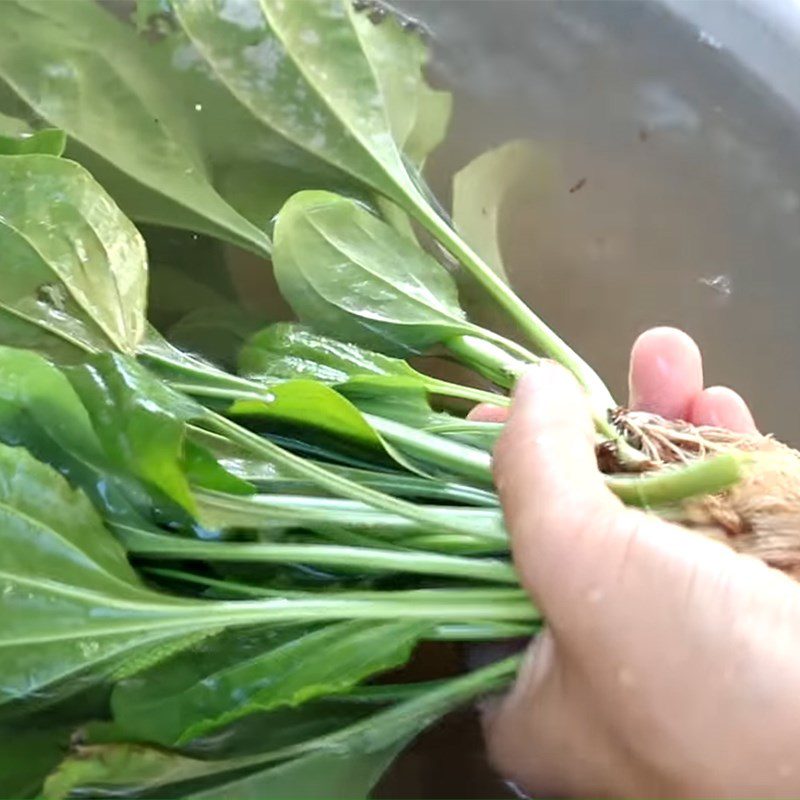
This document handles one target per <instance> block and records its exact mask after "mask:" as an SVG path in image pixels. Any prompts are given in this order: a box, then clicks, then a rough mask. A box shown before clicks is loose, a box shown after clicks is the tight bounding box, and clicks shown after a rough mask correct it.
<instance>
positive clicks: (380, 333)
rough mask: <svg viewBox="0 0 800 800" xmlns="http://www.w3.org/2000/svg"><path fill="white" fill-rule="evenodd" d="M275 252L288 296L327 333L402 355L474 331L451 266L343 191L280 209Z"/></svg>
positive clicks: (305, 196)
mask: <svg viewBox="0 0 800 800" xmlns="http://www.w3.org/2000/svg"><path fill="white" fill-rule="evenodd" d="M273 259H274V261H273V263H274V267H275V275H276V278H277V280H278V285H279V287H280V289H281V293H282V294H283V296H284V298H285V299H286V300H287V302H288V303H289V304H290V305H291V306H292V308H293V310H294V311H295V313H296V314H297V315H298V317H299V318H300V320H301V321H303V322H307V323H309V324H313V325H314V328H315V329H317V330H319V331H320V332H321V333H324V334H327V335H330V336H336V337H337V338H339V339H344V340H349V341H352V342H355V343H356V344H360V345H363V346H365V347H370V346H372V347H375V348H378V349H380V350H382V351H384V352H387V353H393V354H399V355H403V354H408V353H410V352H422V351H424V350H426V349H427V348H429V347H430V346H432V345H433V344H436V343H438V342H440V341H442V340H444V339H447V338H449V337H452V336H458V335H460V334H466V333H470V332H473V331H474V326H472V325H471V324H470V323H469V322H467V320H466V318H465V316H464V312H463V311H462V310H461V308H460V306H459V305H458V296H457V291H456V286H455V283H454V281H453V279H452V278H451V276H450V275H449V274H448V272H447V271H446V270H445V269H444V268H443V267H442V266H441V265H440V264H438V263H437V262H436V261H435V260H434V259H433V258H432V257H431V256H429V255H428V254H427V253H425V252H424V251H422V250H420V249H419V248H418V247H417V246H416V245H415V244H414V243H413V242H411V241H410V240H409V239H408V238H406V237H405V236H403V235H402V234H400V233H398V232H397V231H396V230H394V229H393V228H391V227H390V226H389V225H387V224H386V223H385V222H382V221H381V220H379V219H378V218H377V217H375V216H374V215H372V214H371V213H370V212H369V211H367V210H366V209H365V208H363V207H362V206H360V205H358V204H357V203H355V202H353V201H352V200H348V199H346V198H344V197H340V196H338V195H334V194H331V193H328V192H314V191H308V192H300V193H299V194H296V195H294V196H293V197H292V198H291V199H290V200H289V201H288V202H287V203H286V205H285V206H284V207H283V208H282V209H281V212H280V214H279V215H278V220H277V223H276V226H275V243H274V254H273Z"/></svg>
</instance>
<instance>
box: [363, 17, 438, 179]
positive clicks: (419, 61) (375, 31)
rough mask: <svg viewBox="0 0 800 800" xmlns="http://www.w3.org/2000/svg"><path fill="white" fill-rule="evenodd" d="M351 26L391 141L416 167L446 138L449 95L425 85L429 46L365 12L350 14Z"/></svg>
mask: <svg viewBox="0 0 800 800" xmlns="http://www.w3.org/2000/svg"><path fill="white" fill-rule="evenodd" d="M351 19H352V23H353V25H354V27H355V29H356V31H357V32H358V34H359V39H360V41H361V46H362V47H363V48H364V53H365V55H366V56H367V59H368V60H369V62H370V64H371V65H372V68H373V70H374V72H375V75H376V77H377V79H378V84H379V86H380V90H381V94H382V96H383V102H384V104H385V106H386V113H387V116H388V118H389V124H390V126H391V131H392V135H393V137H394V140H395V142H396V143H397V145H398V146H399V147H400V149H401V150H402V151H403V153H404V154H405V155H406V157H407V158H408V159H409V160H410V161H411V162H412V163H413V164H414V165H416V166H417V167H420V166H422V164H423V163H424V161H425V159H426V158H427V156H428V155H429V154H430V153H431V152H432V151H433V150H434V149H435V148H436V147H437V146H438V145H439V144H441V142H442V140H443V139H444V137H445V133H446V131H447V124H448V122H449V121H450V113H451V111H452V96H451V95H450V94H449V93H448V92H444V91H440V90H435V89H431V88H430V87H429V86H428V84H427V83H426V81H425V76H424V67H425V65H426V63H427V60H428V48H427V47H426V46H425V43H424V42H423V41H422V38H421V36H420V35H419V34H418V33H417V32H416V31H411V30H407V29H404V28H403V22H402V21H401V20H400V19H399V18H398V17H396V16H395V15H394V14H389V15H388V16H387V18H386V19H384V20H383V21H381V22H380V24H375V23H373V22H372V21H371V20H370V18H369V15H368V14H364V13H361V14H354V15H352V16H351Z"/></svg>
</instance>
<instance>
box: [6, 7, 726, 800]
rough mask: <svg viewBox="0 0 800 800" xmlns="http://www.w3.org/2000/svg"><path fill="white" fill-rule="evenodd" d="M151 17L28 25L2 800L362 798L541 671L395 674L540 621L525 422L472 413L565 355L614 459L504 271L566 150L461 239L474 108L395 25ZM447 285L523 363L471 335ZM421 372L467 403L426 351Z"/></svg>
mask: <svg viewBox="0 0 800 800" xmlns="http://www.w3.org/2000/svg"><path fill="white" fill-rule="evenodd" d="M135 23H136V24H135V25H134V24H132V23H131V22H130V21H128V20H126V19H122V18H120V15H119V7H118V6H114V5H111V6H103V5H101V4H96V3H94V2H91V0H73V2H70V3H54V2H49V1H48V0H6V2H5V3H4V6H3V23H2V25H0V134H2V135H0V345H2V347H0V515H2V517H3V520H2V524H0V793H2V794H3V795H4V796H14V797H26V796H43V797H45V798H63V797H68V796H71V795H75V796H86V795H91V796H93V797H101V796H107V795H119V794H126V795H136V796H157V797H195V798H201V797H209V798H211V797H229V798H239V797H241V798H245V797H259V798H268V797H276V798H277V797H283V798H285V797H310V796H315V797H322V796H325V797H331V796H342V797H357V796H363V795H365V794H366V793H368V792H369V790H370V788H371V787H372V785H373V784H374V783H375V781H376V780H377V779H378V777H379V776H380V774H381V773H382V771H383V770H384V769H385V768H386V766H387V765H388V764H389V763H390V762H391V761H392V759H393V758H394V756H395V755H396V754H397V753H398V752H399V751H400V750H401V749H402V748H403V747H404V746H405V744H406V743H407V742H408V741H409V740H410V739H412V738H413V737H414V735H415V734H416V733H417V732H419V731H420V730H421V729H422V728H424V727H425V726H427V725H429V724H430V723H431V722H432V721H434V720H435V719H437V718H438V717H439V716H441V715H442V714H443V713H445V712H447V711H448V710H450V709H451V708H453V707H454V706H456V705H458V704H462V703H465V702H468V701H469V700H470V699H472V698H474V697H475V696H477V695H478V694H480V693H484V692H489V691H493V690H495V689H499V688H502V687H503V686H505V685H506V684H507V683H508V682H509V681H510V680H511V679H512V678H513V676H514V673H515V670H516V666H517V659H516V658H515V657H512V658H509V659H507V660H505V661H500V662H497V663H495V664H493V665H491V666H489V667H485V668H483V669H481V670H478V671H475V672H472V673H468V674H464V675H460V676H456V677H452V676H451V677H442V678H440V679H437V680H433V681H426V682H416V683H414V682H411V683H396V682H392V681H387V680H386V678H385V676H383V673H390V672H392V671H393V670H396V669H397V668H399V667H401V666H402V665H403V664H405V663H406V662H407V661H408V660H409V659H410V658H411V657H412V653H413V652H414V650H415V648H416V646H417V645H418V644H419V643H421V642H423V641H452V642H459V641H484V640H492V639H498V638H508V637H519V636H529V635H530V634H531V633H533V632H534V631H535V630H536V627H537V625H538V624H539V617H538V614H537V612H536V610H535V609H534V608H533V607H532V605H531V604H530V601H529V600H528V599H527V597H526V596H525V594H524V593H523V592H522V591H521V589H520V588H519V587H518V586H517V582H516V577H515V573H514V570H513V567H512V565H511V563H510V559H509V557H508V545H507V540H506V534H505V530H504V527H503V521H502V515H501V511H500V509H499V505H498V501H497V497H496V494H495V492H494V490H493V486H492V478H491V464H490V452H491V448H492V445H493V442H494V440H495V438H496V436H497V434H498V426H496V425H490V424H477V423H472V422H470V421H468V420H465V419H464V410H465V409H466V408H467V407H468V404H469V403H475V402H482V401H489V402H494V403H496V404H507V403H508V400H507V398H506V396H505V394H504V390H507V389H508V388H510V387H511V386H512V385H513V382H514V380H515V378H516V376H517V375H518V374H519V372H520V370H521V369H523V368H524V365H525V364H526V363H530V362H532V361H535V360H536V358H537V357H539V356H541V355H545V356H548V357H552V358H556V359H558V360H559V361H561V362H562V363H564V364H565V365H566V366H568V367H569V368H570V369H572V370H573V372H574V373H575V374H576V375H577V376H578V377H579V379H580V380H582V381H583V383H584V385H585V386H586V387H587V390H588V391H589V394H590V396H591V398H592V401H593V404H594V408H595V414H596V423H597V428H598V435H599V436H601V437H607V438H612V439H615V440H616V439H617V434H616V433H615V431H614V429H613V428H612V426H611V425H610V423H609V422H608V418H607V411H608V410H609V409H610V408H613V405H614V404H613V401H612V400H611V398H610V396H609V394H608V392H607V390H606V389H605V387H604V386H603V384H602V383H601V382H600V381H599V379H598V378H597V377H596V376H595V374H594V373H593V372H592V371H591V369H590V368H589V367H588V366H587V365H586V364H585V363H584V362H583V361H582V360H581V359H580V358H579V357H578V356H577V355H576V354H575V353H574V352H573V351H572V350H571V349H570V348H569V347H568V346H567V345H566V344H565V343H564V342H562V341H561V340H560V339H559V338H558V336H557V335H556V334H555V333H554V332H553V331H551V330H550V329H549V328H547V327H546V326H545V324H544V323H543V322H542V321H541V320H540V319H538V318H537V317H536V316H535V315H534V314H533V312H531V311H530V310H529V309H528V308H527V306H525V304H524V303H523V302H522V301H521V300H520V299H519V298H518V297H517V296H516V295H515V294H514V292H513V291H512V290H511V289H510V288H509V286H508V284H507V282H506V280H505V276H504V273H503V268H502V263H501V262H500V255H499V250H498V246H497V241H496V235H497V233H496V226H497V214H498V210H499V208H500V206H501V204H502V200H503V196H504V189H505V188H507V186H508V185H510V184H511V182H512V180H513V179H514V178H515V177H516V175H517V173H518V170H517V169H515V166H516V165H519V164H520V163H522V162H523V161H531V163H533V162H535V161H536V160H537V159H539V158H541V156H540V154H539V153H538V152H537V151H536V150H535V149H533V148H532V146H530V145H528V144H526V143H522V142H515V143H511V144H509V145H506V146H504V147H502V148H498V149H497V150H494V151H491V152H490V153H487V154H485V155H483V156H481V157H480V158H479V159H477V160H476V161H475V162H473V164H471V165H469V166H468V167H466V168H465V169H464V170H463V171H462V172H461V173H459V174H458V176H457V177H456V181H455V185H454V191H455V196H454V219H453V220H450V219H448V218H447V216H446V215H445V214H444V212H443V211H442V210H441V208H440V207H439V205H438V203H437V202H436V201H435V199H434V198H433V197H432V196H431V193H430V191H429V189H428V188H427V187H426V184H425V182H424V180H423V178H422V174H421V170H422V166H423V164H424V161H425V159H426V157H427V155H428V154H429V153H430V152H431V150H432V149H433V148H434V147H435V146H436V145H437V144H438V143H439V142H440V141H441V139H442V138H443V136H444V131H445V128H446V124H447V120H448V117H449V111H450V97H449V96H448V95H447V94H446V93H444V92H441V91H438V90H434V89H432V88H430V87H429V86H428V84H427V83H426V81H425V78H424V75H423V67H424V64H425V60H426V48H425V46H424V44H423V41H422V39H421V38H420V36H419V35H418V33H417V31H416V30H415V29H413V30H412V29H409V28H410V26H408V25H406V24H404V21H403V20H402V19H400V18H398V17H396V16H394V15H392V14H387V13H386V12H385V11H384V10H382V9H381V8H380V7H379V6H377V5H376V4H374V3H364V2H361V3H359V2H355V3H351V2H349V0H291V2H289V1H288V0H172V1H171V2H166V0H157V1H156V2H152V0H150V1H146V0H142V1H141V2H140V3H139V4H138V8H137V13H136V16H135ZM130 219H133V220H135V221H136V222H137V223H138V224H139V225H140V227H141V230H142V231H143V232H144V233H145V235H146V242H145V238H143V236H142V234H141V233H140V232H139V231H138V230H137V228H136V227H134V225H133V224H132V222H131V221H130ZM198 235H200V236H202V237H204V238H203V242H202V243H203V244H204V245H205V246H204V248H202V249H198V247H197V246H196V245H195V244H194V243H193V242H194V239H195V238H196V237H197V236H198ZM193 237H194V238H193ZM228 245H232V246H235V247H237V248H242V249H245V250H247V251H250V253H251V254H254V255H255V257H256V258H257V259H258V269H259V270H264V271H266V270H268V269H269V268H270V264H269V262H271V267H272V269H273V271H274V276H275V279H276V280H277V284H278V286H279V288H280V291H281V293H282V295H283V298H284V299H285V301H286V302H288V303H289V305H290V306H291V308H292V310H293V311H294V313H295V315H296V317H297V318H298V320H299V322H297V321H296V322H285V321H284V322H275V323H273V324H271V325H268V326H266V327H263V326H261V317H260V315H259V314H254V315H248V314H246V313H244V311H243V310H242V307H241V306H242V303H243V301H244V300H245V299H247V298H244V297H243V295H242V293H241V292H239V293H238V294H237V291H236V288H235V281H234V280H232V279H231V274H230V272H229V271H228V266H227V261H226V258H225V254H226V253H229V252H230V251H226V250H225V248H226V247H227V246H228ZM148 252H149V254H150V271H149V273H148V255H147V254H148ZM187 254H188V255H187ZM454 269H456V270H462V271H466V273H467V274H468V275H470V276H471V277H472V279H473V280H475V281H476V282H477V284H478V285H480V286H481V287H482V288H483V290H485V292H486V294H487V296H488V297H489V298H490V299H491V300H492V301H494V302H495V303H496V304H497V305H498V306H499V307H500V308H501V309H503V310H504V311H505V312H506V313H507V315H508V317H509V318H510V319H511V320H512V321H513V322H514V323H515V324H516V325H517V327H518V330H519V332H520V334H521V339H522V340H523V341H525V342H526V344H520V343H519V342H517V341H516V340H512V339H509V338H506V337H503V336H500V335H499V334H496V333H494V332H492V331H491V330H488V329H485V328H483V327H480V326H478V325H476V324H475V323H473V322H471V321H470V320H469V319H468V318H467V316H466V314H465V313H464V311H463V310H462V308H461V306H460V304H459V298H458V290H457V284H456V280H455V278H454V275H453V274H452V273H453V270H454ZM148 281H149V283H150V287H151V290H150V297H149V305H150V310H149V317H150V320H151V321H150V322H148V311H147V305H148V298H147V295H148ZM194 298H202V300H199V299H198V300H195V299H194ZM251 316H252V317H253V319H252V320H251V318H250V317H251ZM153 321H156V322H158V323H159V324H161V325H162V327H163V325H168V327H169V331H168V335H167V336H166V337H164V336H162V335H161V334H159V333H158V332H157V330H156V327H155V326H154V325H153V324H152V322H153ZM253 322H255V325H257V326H259V327H258V328H254V325H253ZM259 328H260V329H259ZM186 342H189V343H190V344H191V348H192V349H186V348H185V344H186ZM528 348H530V349H528ZM429 353H437V354H439V355H444V356H446V357H448V358H450V359H453V360H456V361H458V362H460V363H461V364H462V365H463V366H465V367H466V368H468V369H469V370H471V371H472V373H473V380H472V381H471V382H469V383H464V384H463V385H462V384H456V383H451V382H447V381H444V380H442V379H440V378H436V377H433V376H431V375H429V374H427V373H425V372H421V371H419V370H418V369H416V368H414V367H412V366H411V365H410V364H409V363H408V361H407V359H408V358H410V357H413V356H417V355H423V354H429ZM481 381H483V386H484V387H488V388H476V383H480V382H481ZM618 445H619V447H620V448H621V453H622V455H623V457H625V458H628V459H631V460H635V459H636V458H638V457H639V455H638V453H637V452H636V451H634V450H632V449H631V448H630V447H628V446H627V445H625V443H624V442H620V443H618ZM737 474H738V473H737V464H736V462H735V460H733V459H728V458H726V457H721V458H719V459H716V460H713V461H709V462H703V463H699V464H696V465H693V466H692V467H690V468H688V469H686V470H683V471H674V472H671V473H664V474H660V475H656V476H652V477H641V478H639V477H627V476H609V477H608V483H609V485H610V486H611V488H612V489H614V490H615V491H616V492H617V493H618V494H620V496H622V497H623V499H625V500H626V501H627V502H631V503H639V504H643V503H646V504H658V503H666V502H674V501H675V500H679V499H680V498H681V497H684V496H687V495H690V494H693V493H696V492H698V491H707V490H709V489H714V488H719V487H723V486H725V485H727V484H728V483H730V482H732V481H733V480H735V479H736V476H737Z"/></svg>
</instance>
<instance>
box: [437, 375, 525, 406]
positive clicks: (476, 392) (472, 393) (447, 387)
mask: <svg viewBox="0 0 800 800" xmlns="http://www.w3.org/2000/svg"><path fill="white" fill-rule="evenodd" d="M424 377H425V388H426V389H427V391H428V392H430V393H431V394H438V395H442V396H443V397H458V398H460V399H462V400H471V401H473V402H475V403H489V404H490V405H493V406H503V407H507V406H509V405H511V400H510V399H509V398H508V397H506V396H505V395H504V394H497V393H496V392H485V391H483V390H482V389H475V388H474V387H472V386H461V385H459V384H457V383H450V382H449V381H440V380H437V379H436V378H431V377H429V376H427V375H425V376H424Z"/></svg>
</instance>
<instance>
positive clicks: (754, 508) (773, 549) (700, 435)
mask: <svg viewBox="0 0 800 800" xmlns="http://www.w3.org/2000/svg"><path fill="white" fill-rule="evenodd" d="M614 422H615V424H616V426H617V427H618V429H619V430H620V431H621V432H622V433H623V435H624V436H625V437H626V439H627V440H628V442H629V443H630V444H632V445H633V446H634V447H636V448H637V449H639V450H640V451H641V452H642V453H644V454H645V456H646V457H647V462H646V463H645V465H644V469H646V470H658V469H662V468H665V467H667V466H668V465H674V464H682V463H689V462H691V461H693V460H696V459H702V458H706V457H709V456H713V455H716V454H719V453H726V452H737V453H742V454H746V456H747V458H746V460H745V462H744V474H743V478H742V480H740V481H739V482H738V483H737V484H736V485H734V486H732V487H731V488H730V489H728V490H726V491H724V492H720V493H717V494H712V495H707V496H705V497H699V498H695V499H692V500H689V501H686V502H684V503H683V504H682V505H681V507H680V509H678V510H677V511H676V512H675V516H674V517H672V516H671V518H674V519H675V520H676V521H679V522H681V523H683V524H685V525H687V526H689V527H691V528H694V529H696V530H698V531H699V532H701V533H703V534H705V535H707V536H711V537H713V538H715V539H719V540H721V541H724V542H726V543H727V544H729V545H730V546H731V547H733V548H734V549H735V550H737V551H738V552H741V553H746V554H748V555H752V556H756V557H758V558H760V559H762V560H763V561H765V562H766V563H768V564H769V565H770V566H773V567H776V568H778V569H780V570H782V571H784V572H786V573H788V574H789V575H791V576H792V577H793V578H795V579H797V580H800V453H799V452H798V451H797V450H793V449H792V448H791V447H787V446H786V445H784V444H781V443H780V442H778V441H776V440H775V439H773V438H772V437H770V436H760V435H742V434H735V433H732V432H731V431H728V430H725V429H723V428H714V427H708V426H703V427H696V426H694V425H689V424H688V423H686V422H672V421H669V420H665V419H663V418H662V417H659V416H657V415H654V414H647V413H643V412H637V411H627V410H624V409H620V410H619V411H618V412H617V413H616V414H615V417H614ZM607 458H608V454H607V453H606V454H604V457H603V459H601V467H602V468H603V469H606V468H607ZM604 459H605V461H604ZM619 466H620V468H621V465H619Z"/></svg>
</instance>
